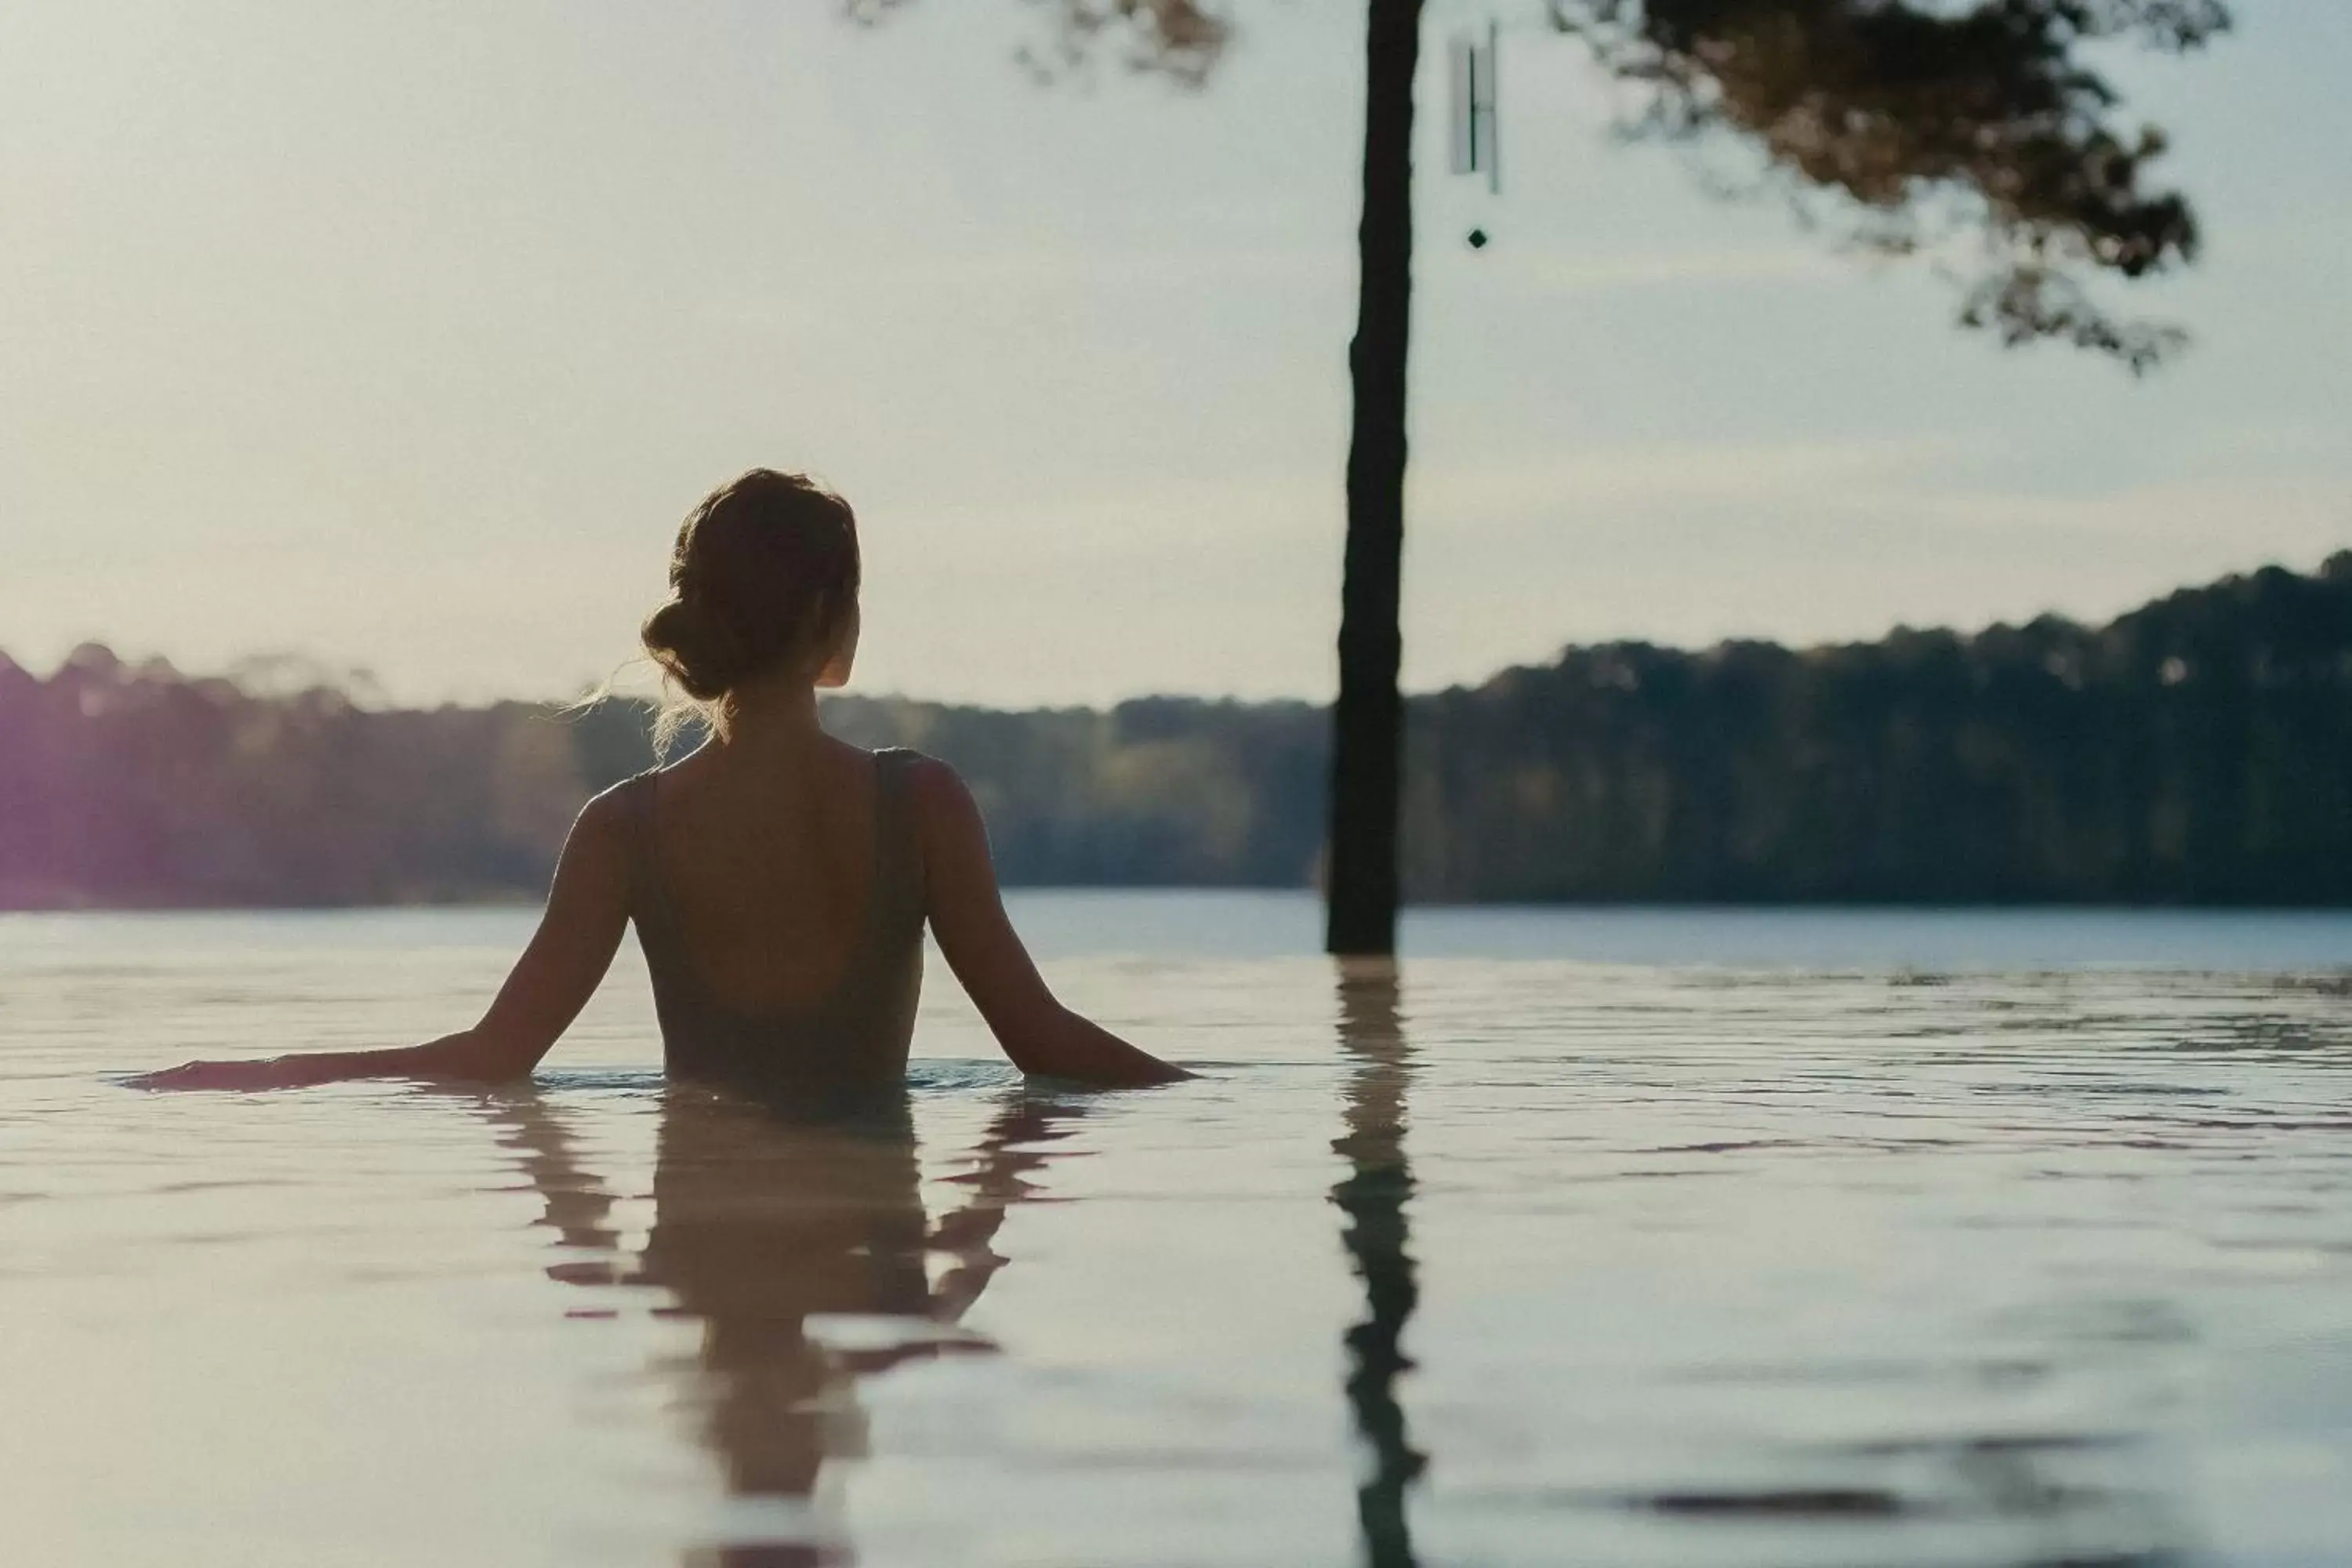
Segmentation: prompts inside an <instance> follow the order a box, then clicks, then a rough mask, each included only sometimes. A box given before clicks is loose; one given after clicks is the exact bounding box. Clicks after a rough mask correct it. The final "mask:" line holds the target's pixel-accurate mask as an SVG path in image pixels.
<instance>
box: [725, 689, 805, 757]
mask: <svg viewBox="0 0 2352 1568" xmlns="http://www.w3.org/2000/svg"><path fill="white" fill-rule="evenodd" d="M823 739H824V730H823V729H821V728H819V726H818V724H817V721H816V688H815V687H814V686H813V685H811V684H810V683H809V682H807V681H805V680H761V681H754V682H752V683H751V684H750V685H747V686H742V687H739V688H738V689H736V690H735V691H734V692H733V693H732V695H731V697H730V700H729V703H728V715H727V733H726V736H725V738H724V740H722V741H721V742H720V744H721V745H722V746H723V747H724V749H725V751H726V752H727V754H729V755H730V756H734V757H740V758H742V759H743V760H745V761H751V760H754V759H759V758H782V759H792V758H798V757H803V756H805V755H807V754H808V752H810V751H811V750H812V749H813V748H814V746H815V745H816V743H817V742H819V741H821V740H823Z"/></svg>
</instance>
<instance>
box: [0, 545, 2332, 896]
mask: <svg viewBox="0 0 2352 1568" xmlns="http://www.w3.org/2000/svg"><path fill="white" fill-rule="evenodd" d="M825 712H826V723H827V726H828V727H829V728H831V729H832V730H834V731H835V732H836V733H838V734H841V735H844V736H846V737H848V738H850V739H853V740H856V741H858V742H862V743H866V744H899V745H912V746H917V747H920V748H921V749H923V750H925V751H929V752H932V753H934V754H936V755H939V756H941V757H945V758H947V759H948V760H949V761H950V762H952V763H955V764H956V765H957V766H958V767H959V768H960V769H961V770H962V771H963V773H964V774H965V776H966V777H967V778H968V779H970V780H971V784H972V786H973V789H974V792H975V793H976V794H977V795H979V796H980V799H981V802H982V806H983V807H984V809H985V810H986V811H987V813H988V816H989V821H990V826H991V830H992V836H993V837H994V841H995V845H996V849H997V855H998V859H999V863H1000V866H1001V868H1002V869H1003V875H1004V878H1005V879H1006V880H1007V881H1008V882H1014V883H1029V884H1115V885H1192V886H1211V885H1222V886H1260V887H1298V886H1304V885H1307V884H1308V883H1310V882H1311V881H1312V880H1313V879H1314V877H1315V873H1316V865H1317V860H1318V854H1319V851H1320V846H1321V842H1322V831H1323V813H1324V790H1325V779H1324V774H1323V765H1324V760H1325V757H1326V755H1327V747H1328V722H1327V714H1326V711H1325V710H1323V709H1321V708H1318V707H1316V706H1312V705H1309V704H1306V703H1259V704H1244V703H1237V702H1208V701H1198V700H1185V699H1174V698H1151V699H1145V700H1138V701H1132V702H1125V703H1121V704H1119V705H1118V707H1116V708H1113V709H1111V710H1108V711H1106V712H1096V711H1087V710H1041V711H1029V712H1005V711H996V710H985V709H973V708H955V707H946V706H941V705H939V704H934V703H924V702H913V701H905V700H895V699H876V698H858V697H845V698H840V699H835V700H829V701H828V702H827V704H826V709H825ZM648 719H649V714H648V713H647V711H646V709H644V708H643V707H642V706H639V705H637V704H634V703H626V702H613V703H607V704H604V706H602V707H600V708H597V709H594V710H590V711H587V712H585V713H579V714H569V715H557V714H554V713H552V712H551V711H550V710H548V709H546V708H545V707H542V706H538V705H534V704H529V703H521V702H505V703H499V704H496V705H494V706H491V707H487V708H457V707H447V708H438V709H433V710H384V709H377V708H371V707H365V706H362V705H359V704H356V703H354V702H353V701H352V700H350V699H349V698H348V697H347V696H345V695H344V694H342V693H341V692H339V691H336V690H333V689H314V690H309V691H300V692H295V693H291V694H287V693H263V692H258V691H255V690H251V689H247V688H245V687H242V686H240V685H238V684H236V683H235V682H232V681H229V680H226V679H194V678H189V677H186V676H183V675H181V674H179V673H178V672H176V671H174V670H173V669H172V668H171V667H169V666H168V665H165V664H163V663H161V662H150V663H146V664H139V665H131V664H125V663H123V662H121V661H120V660H118V659H117V658H115V657H114V656H113V655H111V654H110V653H109V652H108V651H107V650H105V649H104V648H101V647H94V646H92V647H83V648H81V649H79V650H78V651H77V652H76V653H75V654H74V655H73V656H72V657H70V658H68V659H67V660H66V662H65V663H64V664H63V665H61V666H60V667H59V668H58V669H57V670H56V671H55V672H53V673H52V674H51V675H50V676H49V677H48V678H47V679H37V678H36V677H35V676H33V675H32V674H31V673H29V672H28V671H26V670H25V669H23V668H19V667H18V666H16V664H14V663H12V662H10V661H9V660H8V659H7V658H5V656H0V907H16V908H58V907H66V908H69V907H77V906H131V907H148V906H187V905H333V904H369V903H404V902H429V901H450V900H476V899H493V898H527V897H532V896H535V895H536V894H537V893H538V892H539V891H540V890H541V889H542V888H543V886H544V884H545V880H546V877H547V873H548V870H549V868H550V867H551V865H552V863H553V859H554V855H555V852H556V849H557V847H559V846H560V845H561V843H562V837H563V832H564V829H565V827H566V826H567V825H568V824H569V822H570V820H571V817H572V813H573V812H574V811H575V810H576V809H577V808H578V806H579V805H580V803H581V801H582V800H583V799H584V798H585V797H586V796H587V795H590V794H592V793H593V792H594V791H595V790H598V789H601V788H603V787H604V786H605V785H606V784H612V783H614V782H615V781H617V780H619V779H622V778H625V777H626V776H628V775H629V774H630V773H635V772H636V771H638V770H639V769H641V768H644V767H646V766H647V765H649V764H650V763H651V761H652V753H651V750H650V742H649V740H648ZM1407 748H1408V761H1407V768H1406V788H1405V796H1406V798H1405V824H1404V865H1405V881H1406V887H1407V889H1408V890H1409V892H1410V893H1411V895H1412V897H1415V898H1417V899H1422V900H1692V901H1709V900H1738V901H1750V902H1771V901H1850V902H1880V901H1885V902H1984V901H2004V902H2045V901H2074V902H2116V903H2142V902H2181V903H2263V904H2316V903H2345V902H2352V552H2345V553H2342V554H2338V555H2336V557H2334V558H2333V559H2331V560H2330V561H2329V562H2328V563H2326V565H2325V566H2324V567H2322V568H2321V570H2320V571H2319V572H2318V573H2317V574H2315V575H2310V576H2305V575H2301V574H2295V573H2292V572H2286V571H2282V570H2279V569H2276V568H2270V569H2265V570H2263V571H2261V572H2257V573H2255V574H2252V575H2250V576H2244V577H2231V578H2228V579H2226V580H2224V581H2222V582H2221V583H2218V584H2213V585H2211V586H2210V587H2204V588H2197V589H2189V590H2185V591H2183V592H2180V593H2178V594H2174V595H2171V596H2169V597H2168V598H2165V599H2162V600H2159V601H2158V602H2157V603H2154V604H2151V605H2147V606H2145V607H2143V608H2141V609H2139V610H2137V611H2135V612H2133V613H2132V614H2130V615H2127V616H2123V617H2121V618H2120V619H2118V620H2116V621H2115V622H2114V623H2113V624H2111V625H2109V626H2102V627H2086V626H2078V625H2076V624H2074V623H2073V622H2069V621H2065V620H2061V619H2058V618H2055V617H2045V618H2042V619H2039V620H2036V621H2033V622H2031V623H2030V624H2027V625H2025V626H1994V627H1991V628H1990V629H1988V630H1985V631H1981V632H1979V633H1976V634H1974V635H1963V634H1958V633H1953V632H1947V631H1910V630H1901V631H1897V632H1895V633H1894V634H1893V635H1891V636H1889V637H1886V638H1885V639H1883V640H1881V641H1878V642H1874V643H1860V644H1850V645H1843V646H1837V647H1820V648H1810V649H1802V650H1793V649H1790V648H1785V647H1779V646H1776V645H1773V644H1769V643H1727V644H1724V645H1722V646H1719V647H1713V648H1709V649H1706V650H1704V651H1698V652H1693V651H1686V650H1679V649H1674V648H1664V647H1652V646H1650V645H1647V644H1642V643H1617V644H1610V645H1606V646H1602V647H1572V648H1570V649H1568V650H1567V651H1566V652H1565V653H1563V654H1562V655H1561V657H1560V658H1559V661H1558V662H1557V663H1554V664H1551V665H1548V666H1544V667H1540V668H1517V669H1510V670H1506V671H1504V672H1503V673H1502V674H1500V675H1497V676H1496V677H1495V678H1494V679H1491V680H1489V681H1487V682H1486V683H1485V684H1484V685H1481V686H1479V687H1476V688H1456V689H1451V690H1447V691H1444V692H1438V693H1433V694H1431V695H1428V696H1423V697H1419V698H1415V699H1413V700H1412V703H1411V709H1410V715H1409V721H1408V726H1407Z"/></svg>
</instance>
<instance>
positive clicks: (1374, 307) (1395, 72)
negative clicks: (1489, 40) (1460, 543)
mask: <svg viewBox="0 0 2352 1568" xmlns="http://www.w3.org/2000/svg"><path fill="white" fill-rule="evenodd" d="M1422 3H1423V0H1371V5H1370V18H1369V21H1368V24H1367V26H1366V32H1365V57H1366V58H1365V66H1366V79H1365V92H1364V211H1363V219H1362V223H1361V224H1360V226H1359V227H1358V229H1357V231H1356V249H1357V258H1358V262H1359V266H1360V279H1359V283H1358V295H1357V304H1356V339H1355V342H1353V343H1352V344H1350V345H1349V350H1348V369H1349V375H1350V377H1351V378H1352V380H1353V382H1354V391H1355V424H1354V427H1353V429H1352V430H1351V432H1350V435H1349V447H1348V545H1347V561H1346V568H1345V572H1344V574H1343V576H1342V579H1341V582H1340V587H1339V702H1338V704H1337V706H1336V707H1334V709H1333V710H1332V733H1331V837H1330V859H1329V862H1328V866H1327V868H1326V877H1327V886H1328V900H1329V910H1328V925H1327V927H1326V933H1325V943H1326V945H1327V946H1328V948H1329V949H1330V951H1331V952H1341V953H1381V952H1394V951H1395V950H1396V909H1397V801H1398V793H1399V792H1398V775H1399V773H1400V768H1401V756H1400V752H1401V749H1402V741H1403V734H1404V705H1403V700H1402V698H1401V697H1400V696H1399V695H1398V691H1397V671H1398V667H1399V665H1400V663H1401V662H1402V652H1403V639H1402V636H1401V634H1400V632H1399V630H1398V614H1399V599H1400V585H1401V583H1402V574H1403V566H1404V561H1403V555H1404V461H1405V348H1406V344H1407V342H1408V341H1409V339H1410V336H1411V329H1412V77H1413V71H1414V69H1415V68H1416V67H1417V66H1418V65H1419V64H1420V61H1421V8H1422Z"/></svg>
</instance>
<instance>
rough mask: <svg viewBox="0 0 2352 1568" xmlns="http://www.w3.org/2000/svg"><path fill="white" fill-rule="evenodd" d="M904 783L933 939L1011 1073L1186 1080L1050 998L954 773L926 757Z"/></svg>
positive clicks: (975, 811)
mask: <svg viewBox="0 0 2352 1568" xmlns="http://www.w3.org/2000/svg"><path fill="white" fill-rule="evenodd" d="M909 783H910V784H911V786H912V793H913V796H914V804H915V822H916V826H917V829H918V833H919V837H920V839H921V844H922V852H923V884H924V895H925V898H926V899H927V900H928V902H929V910H930V920H931V932H932V934H933V935H934V936H936V937H938V938H939V942H940V952H942V953H944V954H946V955H947V961H948V967H949V968H950V969H952V970H954V971H955V976H956V978H957V979H958V980H960V981H961V982H962V983H963V988H964V991H965V992H966V994H969V995H970V996H971V999H972V1002H973V1004H974V1005H977V1006H978V1007H979V1008H980V1016H982V1017H983V1018H985V1019H987V1020H988V1026H989V1028H990V1030H991V1031H992V1032H993V1033H994V1034H995V1036H996V1041H997V1044H999V1045H1001V1046H1003V1047H1004V1054H1005V1055H1006V1056H1008V1057H1010V1058H1013V1066H1015V1067H1017V1068H1020V1069H1021V1070H1022V1071H1023V1072H1025V1073H1037V1074H1043V1075H1045V1076H1048V1077H1052V1078H1067V1079H1080V1080H1083V1081H1086V1082H1088V1083H1100V1084H1147V1083H1167V1082H1171V1081H1172V1080H1173V1079H1181V1078H1191V1077H1192V1074H1191V1073H1188V1072H1186V1071H1185V1070H1184V1069H1183V1068H1179V1067H1173V1066H1171V1065H1170V1064H1169V1063H1167V1062H1163V1061H1161V1060H1160V1058H1158V1057H1155V1056H1153V1055H1151V1054H1150V1052H1148V1051H1140V1050H1138V1049H1136V1047H1133V1046H1130V1045H1129V1044H1128V1043H1127V1042H1126V1041H1125V1040H1122V1039H1120V1038H1119V1037H1118V1036H1117V1035H1114V1034H1112V1033H1111V1032H1110V1031H1109V1030H1108V1029H1105V1028H1102V1027H1101V1026H1097V1025H1096V1024H1094V1023H1092V1022H1090V1021H1089V1020H1087V1019H1086V1018H1082V1017H1080V1016H1078V1015H1077V1014H1076V1013H1073V1012H1071V1011H1070V1010H1069V1009H1068V1008H1067V1007H1065V1006H1063V1005H1061V1003H1059V1002H1058V1001H1055V998H1054V994H1053V993H1052V992H1051V991H1049V990H1047V989H1046V987H1045V978H1044V977H1043V976H1041V975H1040V974H1039V973H1037V966H1036V964H1035V963H1032V962H1031V961H1030V957H1029V950H1028V949H1027V948H1025V947H1024V946H1022V945H1021V937H1020V934H1019V933H1018V932H1016V931H1013V922H1012V921H1009V920H1007V919H1006V918H1005V915H1004V900H1003V898H1001V897H1000V896H999V895H998V893H997V889H996V868H995V866H994V865H993V863H992V862H991V860H990V859H989V855H988V829H987V828H986V826H983V825H982V822H981V819H980V807H979V806H978V805H975V804H973V802H972V798H971V791H970V790H969V789H966V788H965V787H964V783H963V780H962V779H961V778H959V777H957V776H956V773H955V770H954V769H953V768H950V767H949V766H948V765H947V764H946V763H941V762H937V761H934V760H932V759H930V758H928V757H927V758H925V759H924V760H923V761H922V762H921V763H919V764H917V765H916V767H915V769H914V770H913V773H912V775H911V777H910V779H909Z"/></svg>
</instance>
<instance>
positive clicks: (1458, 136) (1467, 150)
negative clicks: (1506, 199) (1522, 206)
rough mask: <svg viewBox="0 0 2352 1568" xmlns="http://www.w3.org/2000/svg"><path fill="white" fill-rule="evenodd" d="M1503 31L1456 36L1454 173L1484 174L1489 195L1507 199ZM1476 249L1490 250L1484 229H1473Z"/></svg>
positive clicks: (1490, 24)
mask: <svg viewBox="0 0 2352 1568" xmlns="http://www.w3.org/2000/svg"><path fill="white" fill-rule="evenodd" d="M1501 46H1502V32H1501V29H1500V27H1499V26H1497V25H1496V23H1495V22H1494V21H1493V20H1492V19H1491V18H1490V19H1489V20H1488V21H1487V23H1486V37H1485V38H1483V39H1482V38H1480V37H1478V36H1477V35H1476V34H1475V33H1467V32H1465V33H1456V34H1454V38H1453V45H1452V48H1451V49H1450V51H1449V55H1448V63H1449V65H1450V66H1451V70H1450V71H1449V73H1448V75H1449V79H1450V86H1451V89H1452V90H1451V91H1450V92H1449V94H1448V99H1449V104H1450V108H1451V110H1452V112H1451V120H1452V126H1453V147H1454V155H1453V168H1454V173H1455V174H1484V175H1485V176H1486V191H1487V194H1488V195H1497V196H1499V195H1502V194H1503V149H1502V140H1501V134H1500V132H1501V121H1500V120H1499V119H1498V118H1497V116H1496V112H1495V104H1496V92H1497V89H1499V87H1500V85H1501V79H1500V78H1499V77H1498V76H1497V74H1496V58H1497V57H1499V56H1500V54H1501V53H1502V47H1501ZM1468 238H1469V241H1470V248H1471V249H1473V250H1484V249H1485V248H1486V241H1487V238H1488V236H1487V233H1486V229H1485V227H1484V226H1479V227H1475V228H1473V229H1471V231H1470V233H1469V236H1468Z"/></svg>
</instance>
